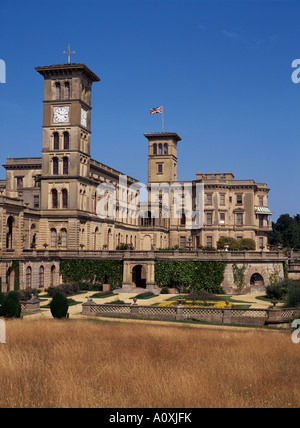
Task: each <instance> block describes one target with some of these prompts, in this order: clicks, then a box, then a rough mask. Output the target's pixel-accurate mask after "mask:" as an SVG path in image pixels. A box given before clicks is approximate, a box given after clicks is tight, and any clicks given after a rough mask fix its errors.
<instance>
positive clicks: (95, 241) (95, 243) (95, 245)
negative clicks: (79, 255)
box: [94, 227, 99, 250]
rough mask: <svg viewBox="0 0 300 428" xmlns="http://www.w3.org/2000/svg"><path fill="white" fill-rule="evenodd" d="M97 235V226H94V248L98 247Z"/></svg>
mask: <svg viewBox="0 0 300 428" xmlns="http://www.w3.org/2000/svg"><path fill="white" fill-rule="evenodd" d="M98 235H99V229H98V227H96V229H95V235H94V250H97V249H98Z"/></svg>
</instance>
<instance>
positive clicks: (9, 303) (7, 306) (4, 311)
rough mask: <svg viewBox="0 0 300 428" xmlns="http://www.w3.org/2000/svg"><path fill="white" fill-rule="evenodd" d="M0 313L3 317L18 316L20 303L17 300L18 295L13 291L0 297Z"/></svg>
mask: <svg viewBox="0 0 300 428" xmlns="http://www.w3.org/2000/svg"><path fill="white" fill-rule="evenodd" d="M1 299H2V303H1V309H0V315H1V316H2V317H5V318H20V316H21V304H20V302H19V295H18V293H17V292H15V291H11V292H9V293H7V294H6V295H4V297H1Z"/></svg>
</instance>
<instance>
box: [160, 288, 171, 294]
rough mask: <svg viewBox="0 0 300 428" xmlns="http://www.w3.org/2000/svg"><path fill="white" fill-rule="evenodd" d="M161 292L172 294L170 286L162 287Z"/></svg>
mask: <svg viewBox="0 0 300 428" xmlns="http://www.w3.org/2000/svg"><path fill="white" fill-rule="evenodd" d="M160 294H170V291H169V287H162V289H161V290H160Z"/></svg>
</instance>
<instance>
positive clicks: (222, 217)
mask: <svg viewBox="0 0 300 428" xmlns="http://www.w3.org/2000/svg"><path fill="white" fill-rule="evenodd" d="M220 224H225V213H220Z"/></svg>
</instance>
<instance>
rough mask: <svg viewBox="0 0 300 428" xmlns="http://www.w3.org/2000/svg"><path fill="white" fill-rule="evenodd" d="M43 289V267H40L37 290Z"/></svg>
mask: <svg viewBox="0 0 300 428" xmlns="http://www.w3.org/2000/svg"><path fill="white" fill-rule="evenodd" d="M43 287H44V266H41V267H40V270H39V288H43Z"/></svg>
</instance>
